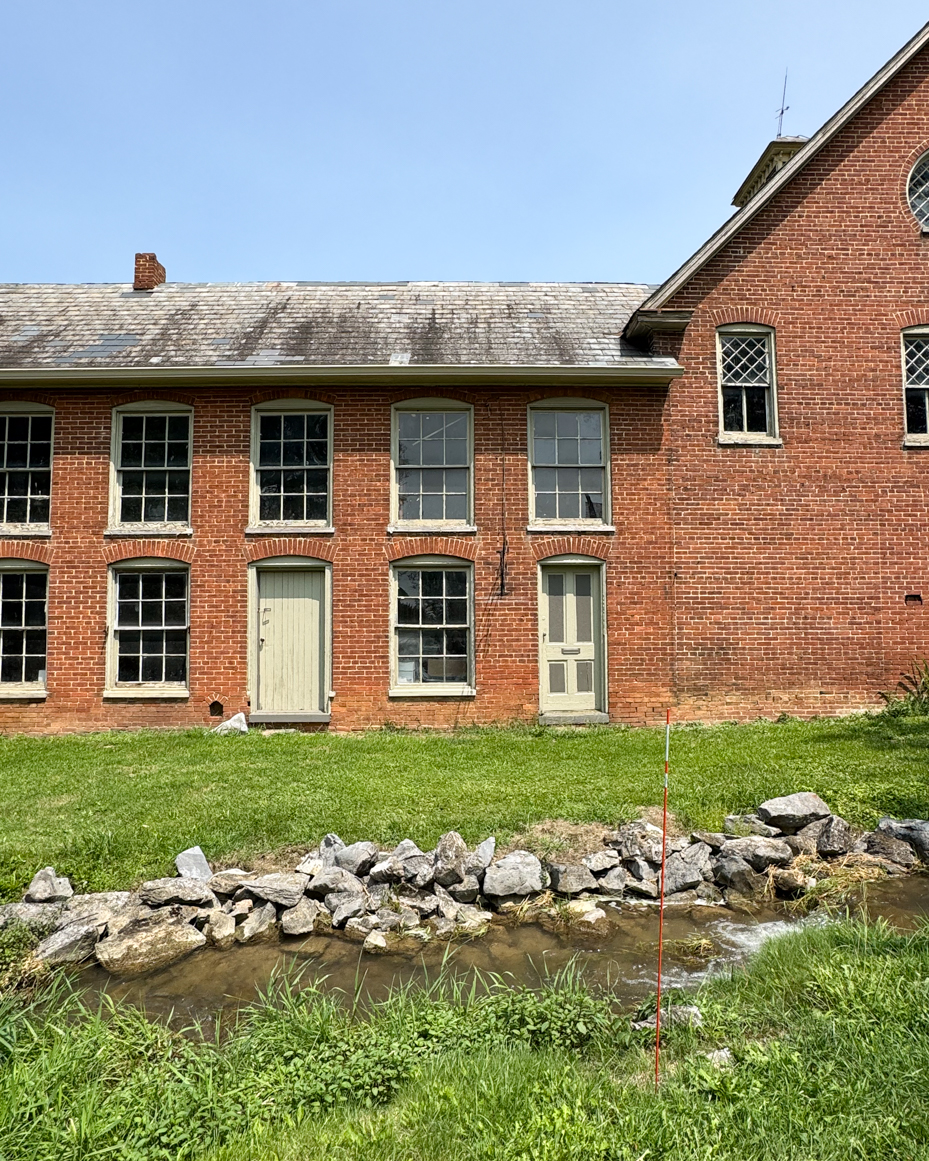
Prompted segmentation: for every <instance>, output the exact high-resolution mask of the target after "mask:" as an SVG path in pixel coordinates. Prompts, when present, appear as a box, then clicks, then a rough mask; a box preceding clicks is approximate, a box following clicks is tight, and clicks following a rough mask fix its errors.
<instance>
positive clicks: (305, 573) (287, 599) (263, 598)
mask: <svg viewBox="0 0 929 1161" xmlns="http://www.w3.org/2000/svg"><path fill="white" fill-rule="evenodd" d="M324 589H325V586H324V573H323V571H322V569H263V570H260V571H259V573H258V705H257V707H256V708H257V709H258V710H260V711H262V712H264V713H319V712H323V711H324V710H325V708H326V707H325V706H324V705H323V676H324V673H325V664H324V661H325V657H324V642H325V634H324V631H323V627H324V626H323V617H324V602H323V597H324Z"/></svg>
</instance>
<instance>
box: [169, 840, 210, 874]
mask: <svg viewBox="0 0 929 1161" xmlns="http://www.w3.org/2000/svg"><path fill="white" fill-rule="evenodd" d="M174 865H175V867H177V873H178V874H179V875H180V876H181V878H182V879H202V880H203V882H204V883H208V882H209V881H210V879H212V877H213V872H212V871H211V870H210V864H209V863H208V862H207V861H206V855H205V854H204V853H203V851H202V850H201V849H200V848H199V847H188V848H187V850H186V851H181V853H180V854H179V855H178V856H177V858H176V859H175V860H174Z"/></svg>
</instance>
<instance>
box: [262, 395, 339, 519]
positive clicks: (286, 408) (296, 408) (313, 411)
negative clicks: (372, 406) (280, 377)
mask: <svg viewBox="0 0 929 1161" xmlns="http://www.w3.org/2000/svg"><path fill="white" fill-rule="evenodd" d="M288 412H290V413H291V414H300V415H325V416H326V418H327V425H328V431H329V436H328V439H327V441H326V444H327V449H326V471H327V472H328V477H329V488H328V496H327V498H326V517H325V519H324V520H262V519H261V516H260V513H261V500H260V496H261V494H260V492H259V489H258V472H259V471H260V467H259V464H258V449H259V443H260V440H259V433H260V417H261V416H262V415H286V414H287V413H288ZM333 415H334V411H333V408H332V407H331V406H330V405H329V404H328V403H318V402H316V401H315V400H313V399H294V398H288V399H272V400H267V401H265V402H264V403H256V404H255V406H254V407H253V408H252V416H251V442H250V449H251V450H250V454H249V471H248V480H249V482H248V527H247V528H246V529H245V531H246V532H247V533H257V532H279V531H280V530H281V529H300V530H301V531H306V532H316V533H326V534H330V535H331V534H332V533H334V532H335V528H334V526H333V522H332V491H333V486H332V485H333V481H332V475H333V473H332V443H333Z"/></svg>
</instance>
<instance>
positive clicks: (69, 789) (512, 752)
mask: <svg viewBox="0 0 929 1161" xmlns="http://www.w3.org/2000/svg"><path fill="white" fill-rule="evenodd" d="M663 757H664V754H663V731H661V730H651V729H619V728H599V729H590V730H584V731H568V732H558V731H555V730H551V729H543V728H526V727H523V728H507V729H478V730H462V731H459V732H456V733H450V734H438V733H400V732H390V731H386V730H385V731H376V732H371V733H366V734H360V735H348V736H345V735H342V736H339V735H331V734H277V735H274V736H271V737H267V738H266V737H263V736H262V735H261V734H260V733H251V734H249V735H248V736H247V737H232V738H218V737H214V736H212V735H211V734H209V733H208V732H206V731H202V730H192V731H186V732H165V733H162V732H151V731H149V732H141V733H128V732H125V733H120V732H111V733H101V734H90V735H82V736H74V737H64V738H25V737H3V738H0V891H5V893H6V894H7V895H8V896H9V897H13V896H14V895H17V894H18V892H19V891H21V890H22V887H23V885H24V883H26V882H28V880H29V878H30V876H31V875H32V874H33V872H34V871H35V869H36V868H37V867H39V866H42V865H44V864H47V863H51V864H53V865H54V866H55V867H57V869H58V870H59V872H61V873H65V874H68V875H70V876H71V877H72V880H73V881H74V882H75V884H80V885H81V886H83V887H86V888H87V889H90V890H106V889H111V888H118V887H125V886H128V885H130V884H132V883H135V882H138V881H140V880H142V879H144V878H150V877H153V876H157V875H163V874H167V873H173V864H172V859H173V856H174V855H175V854H176V853H177V852H178V851H179V850H181V849H183V848H184V847H186V846H189V845H191V844H192V843H199V844H200V845H201V846H202V847H203V848H204V850H205V851H206V853H207V855H208V857H209V858H211V859H217V860H218V859H229V858H248V857H249V856H251V855H254V854H256V853H258V852H261V851H268V850H274V849H276V848H280V847H284V846H288V845H304V846H305V845H310V844H312V843H315V842H316V841H317V840H318V839H319V838H320V836H321V835H322V834H324V833H325V832H326V831H327V830H334V831H336V832H337V833H339V834H341V836H342V837H343V838H344V839H345V840H346V841H349V842H350V841H354V840H356V839H361V838H366V839H375V840H378V841H381V842H383V843H394V842H397V841H399V840H400V839H401V838H406V837H411V838H414V839H415V840H416V841H417V842H419V843H420V845H422V846H423V847H424V849H425V848H428V847H429V846H431V845H432V844H433V843H434V842H435V840H436V839H437V838H438V836H439V835H440V834H441V833H442V832H443V831H446V830H449V829H452V828H454V829H456V830H459V831H460V832H461V833H462V834H463V835H464V837H465V838H466V839H467V840H468V841H469V842H477V841H479V840H480V839H483V838H485V837H486V836H487V835H488V834H491V833H495V834H497V836H498V837H501V838H506V837H507V836H508V835H510V834H513V833H516V832H519V831H521V830H524V829H525V828H527V827H528V826H529V825H531V824H532V823H534V822H537V821H538V820H540V819H544V818H564V819H567V820H569V821H571V822H591V821H615V820H619V819H623V818H629V817H633V816H634V814H635V812H636V810H637V809H638V808H639V807H641V806H645V805H649V804H654V803H657V802H658V801H659V795H660V792H661V771H662V763H663ZM672 759H673V780H672V798H671V802H672V806H673V808H674V809H675V811H676V812H677V814H678V816H679V817H680V818H682V819H683V820H684V821H685V822H686V823H689V824H691V825H694V826H703V827H716V826H718V825H719V824H720V823H721V821H722V817H723V815H724V814H725V813H727V812H729V811H731V810H738V809H748V808H750V807H753V806H754V805H756V804H757V803H758V802H760V801H761V800H763V799H764V798H768V797H771V796H772V795H777V794H786V793H790V792H792V791H795V790H814V791H817V792H818V793H820V794H821V795H822V796H823V797H824V798H825V799H826V801H827V802H829V803H830V805H831V806H832V807H833V809H834V810H836V811H837V812H839V813H841V814H843V815H844V816H845V817H846V818H848V819H849V820H850V821H852V822H854V823H858V824H861V825H870V824H873V823H874V821H875V820H876V819H877V818H878V817H879V816H880V815H881V814H885V813H887V814H896V815H900V816H904V817H907V816H908V817H919V818H926V817H929V780H927V778H926V771H927V767H929V762H927V759H929V718H927V717H919V716H912V717H908V716H898V717H893V716H889V715H874V716H866V715H862V716H857V717H850V718H840V719H834V718H833V719H822V720H816V721H797V720H789V721H785V722H782V723H774V722H756V723H752V724H748V725H723V726H714V727H711V728H701V727H696V726H692V727H686V728H680V729H677V730H675V732H674V740H673V751H672Z"/></svg>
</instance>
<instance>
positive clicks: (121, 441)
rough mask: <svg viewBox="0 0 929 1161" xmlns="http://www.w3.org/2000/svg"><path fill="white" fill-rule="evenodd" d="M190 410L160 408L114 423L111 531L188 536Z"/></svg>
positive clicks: (141, 409) (147, 407)
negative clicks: (160, 532)
mask: <svg viewBox="0 0 929 1161" xmlns="http://www.w3.org/2000/svg"><path fill="white" fill-rule="evenodd" d="M192 435H193V411H192V410H191V409H190V408H189V407H178V406H176V405H174V404H170V405H165V404H161V403H148V404H142V405H139V404H133V405H131V406H128V407H120V408H117V409H116V411H115V413H114V418H113V461H112V462H113V466H112V489H111V501H110V527H111V529H112V530H122V529H126V530H129V529H140V530H146V531H153V532H158V531H187V530H189V527H190V467H191V439H192Z"/></svg>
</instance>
